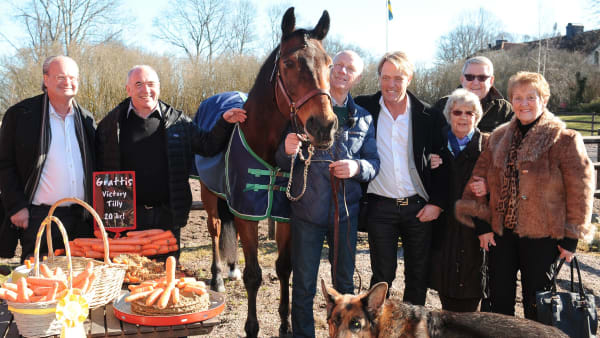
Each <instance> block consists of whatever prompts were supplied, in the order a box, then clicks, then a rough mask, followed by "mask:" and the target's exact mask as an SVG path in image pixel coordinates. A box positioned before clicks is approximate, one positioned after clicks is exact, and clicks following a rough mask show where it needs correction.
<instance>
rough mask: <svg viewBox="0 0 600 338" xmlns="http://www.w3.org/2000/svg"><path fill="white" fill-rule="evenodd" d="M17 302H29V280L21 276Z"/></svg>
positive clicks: (18, 284) (18, 283) (18, 282)
mask: <svg viewBox="0 0 600 338" xmlns="http://www.w3.org/2000/svg"><path fill="white" fill-rule="evenodd" d="M17 302H23V303H25V302H29V294H28V293H27V280H26V279H25V278H20V279H19V280H18V281H17Z"/></svg>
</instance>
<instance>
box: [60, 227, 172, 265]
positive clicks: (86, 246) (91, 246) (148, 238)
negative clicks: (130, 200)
mask: <svg viewBox="0 0 600 338" xmlns="http://www.w3.org/2000/svg"><path fill="white" fill-rule="evenodd" d="M94 235H95V236H96V238H76V239H74V240H72V241H70V242H69V247H70V248H71V255H73V256H79V257H88V258H100V259H101V258H103V257H104V244H103V242H102V236H101V234H100V232H99V231H95V232H94ZM108 246H109V255H110V258H114V257H116V256H118V255H120V254H124V253H136V254H139V255H142V256H154V255H159V254H166V253H169V252H173V251H177V250H178V249H179V247H178V246H177V240H176V239H175V236H174V235H173V233H172V232H171V231H165V230H161V229H152V230H142V231H129V232H128V233H127V235H126V236H125V237H121V238H110V239H108ZM54 254H55V255H57V256H58V255H61V254H64V250H63V249H60V250H56V251H55V252H54Z"/></svg>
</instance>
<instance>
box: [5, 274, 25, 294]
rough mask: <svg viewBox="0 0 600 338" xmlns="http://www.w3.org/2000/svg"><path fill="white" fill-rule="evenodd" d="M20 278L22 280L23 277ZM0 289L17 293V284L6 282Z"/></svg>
mask: <svg viewBox="0 0 600 338" xmlns="http://www.w3.org/2000/svg"><path fill="white" fill-rule="evenodd" d="M21 278H23V277H21ZM2 287H3V288H5V289H7V290H10V291H13V292H17V284H15V283H9V282H6V283H4V284H2Z"/></svg>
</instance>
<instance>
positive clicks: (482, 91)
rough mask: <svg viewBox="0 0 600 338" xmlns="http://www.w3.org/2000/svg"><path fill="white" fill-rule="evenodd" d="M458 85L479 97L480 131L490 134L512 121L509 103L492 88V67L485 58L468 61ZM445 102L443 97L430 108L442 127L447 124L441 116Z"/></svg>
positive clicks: (474, 58)
mask: <svg viewBox="0 0 600 338" xmlns="http://www.w3.org/2000/svg"><path fill="white" fill-rule="evenodd" d="M460 84H461V87H462V88H465V89H466V90H468V91H470V92H471V93H473V94H475V95H477V97H479V100H480V102H481V108H482V109H483V116H482V117H481V121H479V123H478V124H477V128H479V130H480V131H483V132H486V133H491V132H492V131H494V129H496V127H498V126H499V125H501V124H503V123H506V122H508V121H510V120H511V119H512V117H513V115H514V114H513V111H512V106H511V105H510V102H508V101H506V100H505V99H504V97H502V94H500V92H499V91H498V89H496V87H494V65H493V64H492V61H491V60H490V59H488V58H486V57H485V56H475V57H472V58H470V59H468V60H467V61H466V62H465V64H464V66H463V68H462V74H461V75H460ZM447 101H448V96H444V97H442V98H441V99H439V100H438V102H436V103H435V105H434V106H433V107H432V108H433V110H435V111H436V114H438V115H437V116H436V119H439V122H438V123H439V124H440V125H442V126H443V125H445V124H446V123H447V122H446V119H445V118H444V115H443V111H444V107H445V106H446V102H447Z"/></svg>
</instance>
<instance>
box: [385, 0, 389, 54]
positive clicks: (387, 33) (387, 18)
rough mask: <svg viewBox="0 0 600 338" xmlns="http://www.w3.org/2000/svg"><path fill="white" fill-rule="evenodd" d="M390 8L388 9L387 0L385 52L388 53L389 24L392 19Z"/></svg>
mask: <svg viewBox="0 0 600 338" xmlns="http://www.w3.org/2000/svg"><path fill="white" fill-rule="evenodd" d="M388 12H389V9H388V0H385V52H386V53H387V52H388V51H389V49H388V40H389V39H388V35H389V28H388V26H389V24H390V19H389V13H388Z"/></svg>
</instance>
